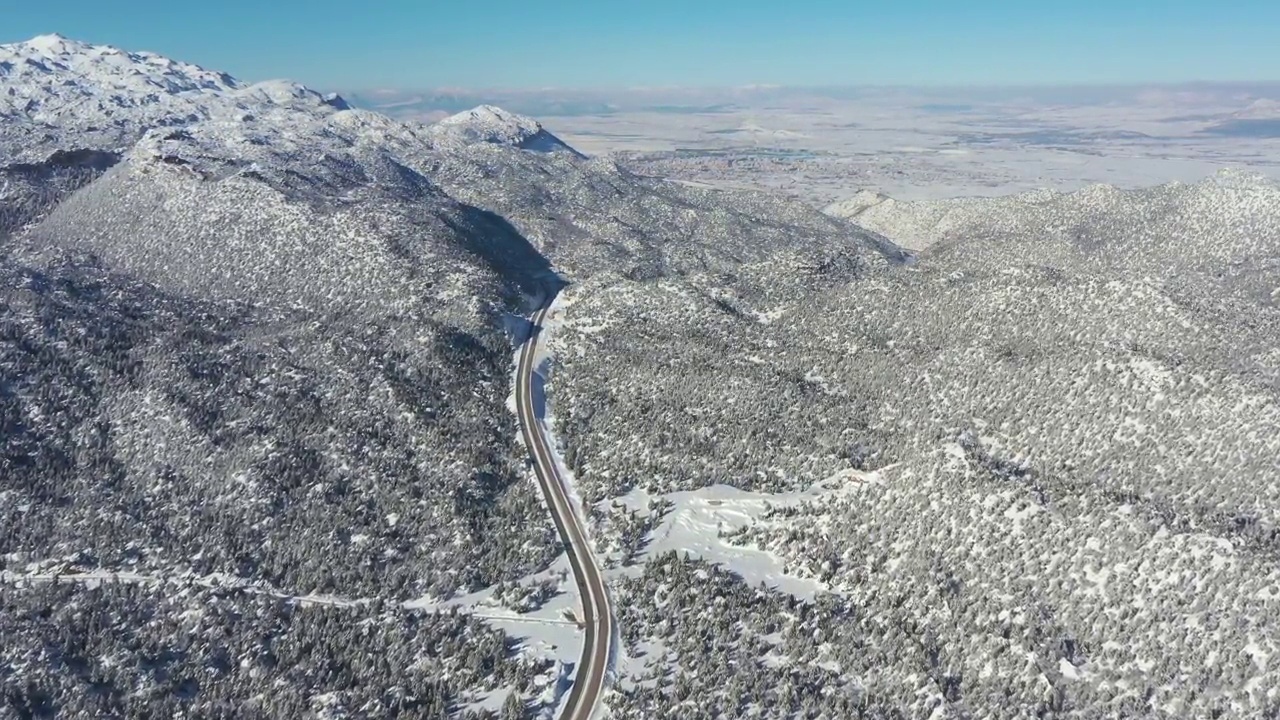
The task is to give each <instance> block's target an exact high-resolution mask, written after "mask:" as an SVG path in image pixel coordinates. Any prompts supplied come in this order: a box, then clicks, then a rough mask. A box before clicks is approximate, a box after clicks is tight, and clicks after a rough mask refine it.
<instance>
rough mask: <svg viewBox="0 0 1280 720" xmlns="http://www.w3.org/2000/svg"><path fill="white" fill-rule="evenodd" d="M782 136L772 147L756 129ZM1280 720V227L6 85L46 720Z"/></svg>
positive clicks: (12, 476) (7, 703) (205, 91)
mask: <svg viewBox="0 0 1280 720" xmlns="http://www.w3.org/2000/svg"><path fill="white" fill-rule="evenodd" d="M747 130H753V128H747ZM555 291H558V295H557V297H556V301H555V303H554V305H553V306H552V308H551V311H550V313H549V314H548V315H547V317H546V321H545V324H544V327H543V329H542V338H541V344H540V346H539V347H540V350H541V351H543V352H544V353H545V355H544V356H542V357H541V358H540V360H541V362H540V363H539V364H538V382H539V392H540V393H545V395H544V396H541V397H542V399H541V400H540V403H544V404H545V407H543V408H542V415H541V417H540V421H541V422H542V423H544V424H545V425H546V426H547V429H548V431H549V434H550V436H551V438H552V441H553V444H554V445H555V451H556V453H557V458H556V459H557V462H559V463H560V465H561V466H562V469H563V474H564V475H565V476H566V477H567V478H568V479H569V481H570V482H571V483H572V488H571V490H572V493H573V497H574V501H575V503H576V504H578V505H580V507H581V516H582V518H583V520H584V521H585V523H586V524H587V526H588V530H589V536H590V538H591V541H592V542H593V543H594V545H595V547H594V551H595V556H596V558H597V559H598V561H599V563H600V565H601V567H602V568H603V570H604V576H605V579H606V581H607V583H608V586H609V587H608V589H609V595H610V597H611V598H612V602H613V607H614V608H615V612H616V623H615V624H616V627H617V630H618V638H617V639H618V643H617V648H616V657H614V658H613V662H612V664H611V666H610V667H611V671H612V672H611V682H610V684H609V687H608V689H607V691H606V692H605V693H604V695H603V699H602V707H601V708H600V710H599V715H600V716H601V717H611V718H666V717H681V718H739V717H744V718H811V719H813V720H817V719H819V718H828V719H830V718H859V717H865V718H949V717H954V718H968V717H990V718H1016V717H1026V718H1047V717H1063V718H1066V717H1071V718H1111V717H1134V718H1138V717H1142V718H1147V717H1150V718H1186V717H1248V718H1253V717H1257V718H1266V717H1277V716H1278V715H1280V690H1278V689H1277V688H1280V656H1278V655H1277V653H1278V652H1280V565H1278V564H1277V559H1280V530H1278V529H1277V521H1278V520H1280V188H1278V187H1277V186H1276V185H1275V184H1274V183H1273V182H1272V181H1270V180H1267V179H1265V178H1262V177H1258V176H1253V175H1247V174H1242V173H1223V174H1219V175H1216V176H1213V177H1210V178H1208V179H1205V180H1203V181H1201V182H1197V183H1186V184H1169V185H1162V186H1158V187H1153V188H1147V189H1141V190H1120V189H1117V188H1115V187H1111V186H1106V185H1096V186H1090V187H1087V188H1084V189H1082V190H1079V191H1076V192H1072V193H1053V192H1048V191H1036V192H1032V193H1025V194H1020V195H1015V196H1010V197H1002V198H987V199H959V200H938V201H897V200H894V199H892V198H889V197H887V196H884V195H879V194H876V193H872V192H865V193H860V194H858V195H856V196H854V197H852V198H850V199H848V200H846V201H842V202H839V203H836V204H834V205H831V206H830V207H828V208H827V209H826V211H825V212H820V211H818V210H817V209H815V208H812V207H808V206H806V205H804V204H801V203H799V202H796V201H794V200H791V199H787V198H783V197H780V196H777V195H772V194H767V193H761V192H749V191H739V190H729V189H722V188H717V187H712V186H708V185H706V184H697V183H687V182H684V183H682V182H673V181H669V180H666V179H664V178H661V177H654V176H651V175H649V174H639V173H636V172H633V171H631V170H629V169H628V166H627V164H626V163H620V162H618V161H617V159H616V158H611V157H608V156H595V157H588V156H586V155H584V154H583V153H580V152H578V151H577V150H575V149H574V148H573V147H571V146H570V145H569V144H568V143H566V142H564V141H562V140H561V139H560V138H558V137H557V136H556V135H554V134H553V133H552V132H551V131H550V130H549V129H547V128H545V127H543V126H542V125H541V124H540V123H539V122H537V121H536V120H533V119H531V118H527V117H523V116H520V115H516V114H513V113H509V112H507V111H505V110H502V109H501V108H497V107H492V106H480V107H477V108H475V109H474V110H470V111H466V112H463V113H460V114H457V115H454V116H452V117H449V118H447V119H444V120H442V121H440V122H437V123H435V124H432V125H425V124H421V123H417V122H413V121H404V122H402V121H397V120H393V119H390V118H388V117H386V116H384V115H381V114H378V113H375V112H371V111H368V110H363V109H359V108H356V107H352V106H351V105H350V104H349V103H348V102H347V101H345V100H344V99H343V98H342V97H339V96H337V95H333V94H323V93H318V92H315V91H313V90H311V89H308V88H306V87H303V86H301V85H298V84H295V83H291V82H284V81H270V82H262V83H254V84H249V83H244V82H241V81H239V80H236V79H235V78H232V77H230V76H228V75H225V74H223V73H218V72H214V71H209V70H205V69H203V68H199V67H196V66H194V65H191V64H187V63H182V62H178V61H174V60H169V59H167V58H163V57H160V56H158V55H155V54H151V53H144V52H127V51H124V50H119V49H116V48H111V47H105V46H94V45H88V44H84V43H80V42H77V41H74V40H70V39H67V38H63V37H60V36H57V35H48V36H41V37H37V38H34V39H32V40H29V41H27V42H22V43H17V44H12V45H0V478H2V479H0V690H2V691H0V717H5V718H7V717H15V718H27V717H238V718H282V717H287V718H294V717H297V718H346V717H350V718H357V717H360V718H363V717H415V718H418V717H430V718H503V719H504V720H505V719H514V718H537V717H555V714H556V710H557V707H558V706H559V704H560V703H561V702H562V700H563V698H564V696H565V694H566V687H567V686H568V684H569V683H571V682H572V679H573V671H574V667H573V664H574V663H575V661H576V659H577V657H578V652H579V649H580V647H581V645H582V642H583V633H582V631H581V629H580V628H579V627H578V626H577V624H576V618H577V613H578V612H579V607H580V605H579V602H580V601H579V598H578V597H577V596H576V592H577V591H576V588H575V584H574V580H573V577H572V575H571V568H570V563H569V562H568V560H567V557H566V554H565V553H564V551H563V548H562V547H561V546H560V543H559V541H558V539H557V535H556V529H555V527H554V526H553V522H552V518H551V516H550V515H549V513H548V508H547V506H546V505H545V504H544V502H543V499H542V496H541V495H540V493H539V487H538V483H537V482H536V480H535V477H534V473H533V471H532V469H531V466H530V464H529V462H528V460H527V454H526V449H525V447H524V446H523V444H522V441H521V439H520V438H521V433H520V429H519V426H518V424H517V417H516V414H515V413H514V412H513V411H512V408H513V400H512V398H513V397H514V391H515V388H514V382H513V380H514V374H513V373H514V370H515V368H514V366H513V353H514V352H515V350H516V348H515V343H514V342H513V337H512V336H513V334H514V333H512V332H510V330H511V328H512V327H513V325H518V322H513V318H519V317H527V316H529V315H530V313H531V311H532V310H533V309H535V307H536V305H537V302H539V301H540V300H541V299H542V298H545V297H547V296H548V295H549V293H550V292H555Z"/></svg>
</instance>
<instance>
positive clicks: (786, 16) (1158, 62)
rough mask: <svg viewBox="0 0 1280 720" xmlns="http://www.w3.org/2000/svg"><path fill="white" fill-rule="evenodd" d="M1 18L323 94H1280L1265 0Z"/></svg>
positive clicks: (399, 0) (146, 1) (101, 7)
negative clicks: (1137, 90) (799, 90)
mask: <svg viewBox="0 0 1280 720" xmlns="http://www.w3.org/2000/svg"><path fill="white" fill-rule="evenodd" d="M6 4H9V3H6ZM0 18H2V22H0V42H9V41H14V40H20V39H25V38H27V37H30V36H32V35H37V34H41V33H46V32H60V33H62V34H64V35H68V36H70V37H74V38H77V39H83V40H87V41H91V42H96V43H107V44H112V45H118V46H120V47H124V48H126V49H130V50H154V51H156V52H160V53H163V54H166V55H169V56H172V57H175V58H178V59H182V60H189V61H192V62H196V63H199V64H201V65H205V66H207V67H210V68H215V69H218V70H225V71H227V72H230V73H232V74H233V75H236V76H238V77H241V78H244V79H248V80H262V79H267V78H274V77H288V78H292V79H296V80H300V81H302V82H305V83H307V84H310V85H313V86H316V87H320V88H374V87H395V88H425V87H438V86H457V87H512V88H515V87H544V86H557V87H600V88H608V87H620V86H637V85H644V86H648V85H664V86H665V85H685V86H688V85H699V86H708V85H744V84H756V83H761V84H782V85H860V84H903V85H975V84H976V85H1007V84H1019V85H1022V84H1060V83H1086V84H1091V83H1131V82H1140V83H1141V82H1179V81H1184V80H1280V49H1277V46H1278V45H1280V34H1278V32H1277V29H1278V28H1280V2H1275V1H1274V0H1272V1H1270V2H1262V1H1254V0H1218V1H1216V2H1211V1H1209V0H1198V1H1194V2H1193V1H1189V0H1165V1H1164V2H1153V1H1151V0H1070V1H1068V2H1061V1H1057V2H1054V1H1049V0H1027V1H1025V2H1011V1H1009V0H969V1H967V2H956V1H947V2H944V1H942V0H877V1H876V2H862V1H861V0H844V1H843V2H841V1H839V0H782V1H780V2H774V1H770V2H762V1H760V0H736V1H730V0H544V1H543V2H534V1H532V0H525V1H514V0H483V1H482V2H474V1H471V0H418V1H416V2H414V1H410V0H364V2H347V1H342V2H340V1H338V0H311V1H310V2H298V1H297V0H216V1H211V2H173V0H164V1H161V0H131V1H130V2H128V3H121V2H111V1H110V0H107V1H104V0H47V1H45V2H22V3H17V2H14V3H12V4H10V7H6V8H5V9H4V11H3V14H2V15H0Z"/></svg>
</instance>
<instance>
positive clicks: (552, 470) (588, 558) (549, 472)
mask: <svg viewBox="0 0 1280 720" xmlns="http://www.w3.org/2000/svg"><path fill="white" fill-rule="evenodd" d="M550 305H551V301H550V300H548V301H547V303H546V304H545V305H544V306H543V307H542V308H541V309H539V310H538V311H537V312H535V313H534V314H533V318H532V320H531V327H530V329H529V337H528V339H526V340H525V343H524V347H523V348H522V349H521V350H520V364H519V367H518V369H517V372H516V407H517V409H518V411H519V415H520V429H521V432H522V433H523V434H524V444H525V447H527V448H528V449H529V454H530V456H531V457H532V458H533V464H534V469H535V471H536V472H537V475H538V484H539V485H540V486H541V487H542V494H543V497H545V498H546V500H547V507H548V508H550V509H551V517H552V519H553V520H554V521H555V524H556V530H557V531H558V532H559V533H560V540H561V542H563V543H564V547H565V552H566V553H568V555H569V564H570V565H571V566H572V568H573V577H574V580H576V581H577V584H578V597H579V599H580V600H581V603H582V621H583V627H584V629H585V630H586V637H585V639H584V640H583V643H582V656H581V658H580V659H579V660H578V665H577V667H576V668H575V670H576V671H577V675H576V677H575V678H574V681H573V689H572V690H570V691H569V698H568V700H567V701H566V702H565V704H564V712H562V713H561V715H560V718H561V720H589V718H591V716H592V715H593V714H594V712H595V709H596V706H597V705H598V704H599V701H600V696H601V694H603V692H604V686H605V681H606V679H607V674H608V670H609V653H610V646H611V644H612V642H613V612H612V610H611V609H610V607H609V594H608V592H606V590H605V586H604V579H603V578H602V577H601V575H600V567H599V566H598V565H597V564H596V559H595V554H594V553H593V552H592V550H591V542H590V541H589V540H588V539H587V533H586V530H585V529H584V528H583V527H582V523H580V522H579V520H578V514H577V513H576V512H574V510H573V504H572V501H570V499H569V495H568V493H567V492H566V491H565V485H564V480H563V478H561V477H560V471H559V469H558V468H557V467H556V464H555V461H554V459H553V457H552V454H551V448H550V447H548V445H547V438H546V435H545V434H544V433H543V431H542V425H541V423H540V422H539V419H538V416H537V413H536V412H535V411H534V404H533V403H534V397H533V375H534V371H535V369H536V368H535V358H536V356H537V348H538V335H539V333H540V332H541V330H542V323H543V320H544V319H545V317H546V314H547V311H548V310H549V309H550Z"/></svg>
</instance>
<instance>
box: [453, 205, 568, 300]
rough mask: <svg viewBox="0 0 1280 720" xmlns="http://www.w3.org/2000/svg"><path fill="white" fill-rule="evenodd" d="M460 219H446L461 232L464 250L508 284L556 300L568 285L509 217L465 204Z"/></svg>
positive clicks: (459, 234)
mask: <svg viewBox="0 0 1280 720" xmlns="http://www.w3.org/2000/svg"><path fill="white" fill-rule="evenodd" d="M461 208H462V212H461V214H460V217H458V218H455V217H451V216H448V215H446V216H444V217H443V220H444V222H445V223H446V224H447V225H449V227H450V228H451V229H453V230H454V231H455V232H456V233H457V239H458V243H459V245H460V246H461V247H462V249H463V250H465V251H466V252H468V253H470V254H471V255H473V256H475V257H476V258H478V259H479V260H480V261H481V262H483V263H484V264H485V266H486V267H488V268H489V269H490V270H492V271H493V272H494V273H495V274H496V275H498V276H499V277H501V278H502V279H503V280H504V281H505V282H506V283H507V284H509V285H512V286H514V287H517V288H519V289H520V290H521V291H522V292H524V293H525V294H529V295H539V294H543V293H549V294H550V295H551V296H552V297H554V296H555V293H556V292H558V291H559V290H560V289H561V288H563V287H564V286H565V285H567V284H568V283H567V282H566V281H565V280H564V279H563V278H561V277H560V275H559V274H557V273H556V272H555V270H553V269H552V268H551V261H550V260H548V259H547V258H546V257H545V256H544V255H543V254H542V253H541V252H539V251H538V249H537V248H535V247H534V246H533V245H532V243H530V242H529V240H528V239H527V238H525V236H524V235H522V234H521V233H520V231H519V230H518V229H516V227H515V226H514V225H512V224H511V223H510V222H508V221H507V219H506V218H504V217H502V216H501V215H498V214H496V213H493V212H490V211H488V210H484V209H481V208H478V207H474V206H471V205H465V204H463V205H461Z"/></svg>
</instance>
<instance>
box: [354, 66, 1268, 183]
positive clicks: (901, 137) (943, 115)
mask: <svg viewBox="0 0 1280 720" xmlns="http://www.w3.org/2000/svg"><path fill="white" fill-rule="evenodd" d="M351 95H352V96H353V97H354V98H355V101H356V103H357V104H360V105H364V106H366V107H371V108H376V109H379V110H381V111H383V112H387V113H389V114H392V115H395V116H398V117H401V118H417V119H421V120H425V121H431V120H434V119H436V118H438V117H441V116H443V115H444V114H445V113H448V112H451V111H453V110H454V109H455V108H460V107H464V106H466V107H470V106H472V105H475V104H477V103H479V102H491V103H494V104H498V105H501V106H503V107H505V108H508V109H510V110H514V111H516V112H523V113H525V114H530V115H533V116H535V117H537V118H538V119H539V120H541V121H542V122H543V124H544V125H546V126H547V127H548V128H549V129H550V130H552V131H553V132H555V133H556V134H557V135H559V136H560V137H562V138H564V139H565V140H566V141H567V142H569V143H570V144H571V145H573V146H574V147H576V148H579V149H580V150H582V151H583V152H586V153H589V154H593V155H612V156H615V157H617V158H619V159H620V160H624V161H625V162H626V164H628V166H630V167H631V168H632V169H633V170H637V171H640V172H646V171H647V172H651V173H652V174H654V175H663V176H668V177H672V178H674V179H682V180H688V181H694V182H704V183H710V184H714V185H721V186H736V187H748V188H757V189H771V190H780V191H782V192H784V193H786V194H788V195H792V196H795V197H798V198H800V199H802V200H804V201H806V202H808V203H810V204H814V205H820V206H821V205H825V204H827V203H829V202H832V201H834V200H839V199H841V198H844V197H848V196H849V195H851V194H853V193H855V192H857V191H859V190H874V191H877V192H882V193H885V194H887V195H890V196H892V197H895V198H898V199H904V200H917V199H935V198H944V197H956V196H992V195H1005V194H1009V193H1014V192H1019V191H1024V190H1030V189H1036V188H1050V189H1054V190H1061V191H1070V190H1074V189H1077V188H1080V187H1083V186H1085V185H1089V184H1093V183H1107V184H1111V185H1117V186H1119V187H1141V186H1149V185H1154V184H1160V183H1165V182H1172V181H1181V182H1194V181H1196V180H1199V179H1201V178H1204V177H1205V176H1207V175H1210V174H1212V173H1213V172H1215V171H1216V170H1219V169H1221V168H1240V169H1248V170H1252V171H1255V172H1259V173H1262V174H1265V175H1269V176H1271V177H1280V83H1272V84H1223V83H1213V84H1191V85H1179V86H1151V87H1138V86H1134V87H1078V88H1068V87H1059V88H1003V89H998V88H992V89H981V88H979V89H961V88H957V89H906V88H828V89H800V88H774V87H752V88H739V89H723V90H681V89H662V88H658V89H631V90H620V91H614V92H605V91H601V92H587V91H557V90H539V91H501V90H494V91H465V92H464V91H453V92H449V93H441V92H425V93H409V92H400V91H376V92H371V93H361V92H357V93H352V94H351Z"/></svg>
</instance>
